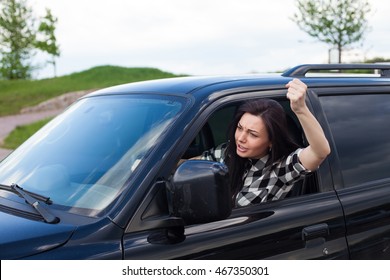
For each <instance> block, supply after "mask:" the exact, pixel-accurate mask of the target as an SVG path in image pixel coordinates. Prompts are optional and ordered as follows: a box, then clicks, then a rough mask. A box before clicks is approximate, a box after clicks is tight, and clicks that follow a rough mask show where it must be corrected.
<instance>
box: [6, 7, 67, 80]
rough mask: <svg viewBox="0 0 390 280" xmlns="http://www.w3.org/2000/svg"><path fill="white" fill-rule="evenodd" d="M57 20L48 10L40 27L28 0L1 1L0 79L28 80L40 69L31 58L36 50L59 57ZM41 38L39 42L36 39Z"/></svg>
mask: <svg viewBox="0 0 390 280" xmlns="http://www.w3.org/2000/svg"><path fill="white" fill-rule="evenodd" d="M56 22H57V19H56V18H55V17H54V16H53V15H52V14H51V12H50V10H48V9H47V10H46V16H45V17H43V18H42V19H41V22H40V24H38V25H37V24H36V23H37V19H36V18H35V17H34V16H33V12H32V9H31V7H29V6H27V4H26V1H25V0H1V2H0V78H2V79H7V80H18V79H29V78H31V74H32V71H34V70H36V69H37V67H35V66H33V65H32V62H31V61H32V58H33V57H34V55H35V54H36V51H37V50H41V51H43V52H47V53H48V54H49V55H51V56H53V59H52V61H51V63H53V65H55V64H54V62H53V61H54V57H55V56H59V54H60V52H59V47H58V45H57V44H56V37H55V35H54V31H55V24H56ZM37 38H38V39H37Z"/></svg>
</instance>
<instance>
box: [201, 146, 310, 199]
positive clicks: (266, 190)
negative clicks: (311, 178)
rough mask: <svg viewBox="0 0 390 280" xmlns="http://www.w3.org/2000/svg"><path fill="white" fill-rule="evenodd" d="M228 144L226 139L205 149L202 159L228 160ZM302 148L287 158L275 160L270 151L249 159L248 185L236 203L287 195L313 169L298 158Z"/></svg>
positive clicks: (245, 182) (245, 178) (280, 197)
mask: <svg viewBox="0 0 390 280" xmlns="http://www.w3.org/2000/svg"><path fill="white" fill-rule="evenodd" d="M226 147H227V144H226V143H223V144H221V145H219V146H218V147H216V148H215V149H211V150H208V151H205V152H204V153H203V154H202V159H204V160H212V161H218V162H224V154H225V150H226ZM301 150H302V149H297V150H296V151H294V152H292V153H291V154H290V155H288V156H287V157H286V158H284V159H282V160H280V161H278V162H274V163H271V162H270V160H269V155H266V156H264V157H262V158H260V159H249V160H248V168H247V169H246V171H245V173H244V176H243V180H244V185H243V188H242V189H241V191H240V192H239V193H238V194H237V197H236V206H247V205H251V204H257V203H262V202H266V201H272V200H278V199H282V198H284V197H285V196H286V195H287V193H288V192H289V191H290V190H291V188H292V187H293V185H294V183H296V182H297V181H299V180H300V179H302V178H303V177H304V176H305V175H306V174H308V173H310V172H311V171H310V170H307V169H306V168H305V167H304V166H303V165H302V164H301V163H300V162H299V159H298V154H299V153H300V151H301Z"/></svg>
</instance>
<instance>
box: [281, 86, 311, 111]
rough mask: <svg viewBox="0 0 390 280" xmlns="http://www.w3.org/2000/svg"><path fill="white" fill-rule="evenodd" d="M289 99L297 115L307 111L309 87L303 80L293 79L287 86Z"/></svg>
mask: <svg viewBox="0 0 390 280" xmlns="http://www.w3.org/2000/svg"><path fill="white" fill-rule="evenodd" d="M286 88H287V89H288V90H287V98H288V99H289V100H290V106H291V110H293V112H294V113H295V114H299V113H302V112H303V111H304V110H307V107H306V102H305V98H306V90H307V86H306V84H305V83H303V82H302V81H301V80H298V79H293V80H291V81H290V82H288V84H286Z"/></svg>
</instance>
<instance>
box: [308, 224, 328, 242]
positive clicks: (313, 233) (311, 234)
mask: <svg viewBox="0 0 390 280" xmlns="http://www.w3.org/2000/svg"><path fill="white" fill-rule="evenodd" d="M327 235H329V226H328V224H326V223H322V224H317V225H312V226H308V227H305V228H304V229H303V230H302V240H305V241H308V240H312V239H315V238H321V237H322V238H323V237H325V236H327Z"/></svg>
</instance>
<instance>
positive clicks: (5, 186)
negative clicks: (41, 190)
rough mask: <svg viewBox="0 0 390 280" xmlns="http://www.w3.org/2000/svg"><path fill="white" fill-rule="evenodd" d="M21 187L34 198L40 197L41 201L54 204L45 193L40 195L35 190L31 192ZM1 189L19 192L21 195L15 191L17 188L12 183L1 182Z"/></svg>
mask: <svg viewBox="0 0 390 280" xmlns="http://www.w3.org/2000/svg"><path fill="white" fill-rule="evenodd" d="M18 187H19V186H18ZM19 188H20V189H22V190H23V191H24V192H25V193H27V194H29V195H30V196H32V197H33V198H35V199H38V200H40V201H42V202H44V203H46V204H52V203H53V201H51V200H50V197H47V196H43V195H40V194H37V193H33V192H30V191H27V190H24V189H23V188H21V187H19ZM0 190H6V191H10V192H13V193H17V194H19V195H20V193H19V192H17V191H15V189H14V188H13V187H12V185H11V186H8V185H3V184H0Z"/></svg>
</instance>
